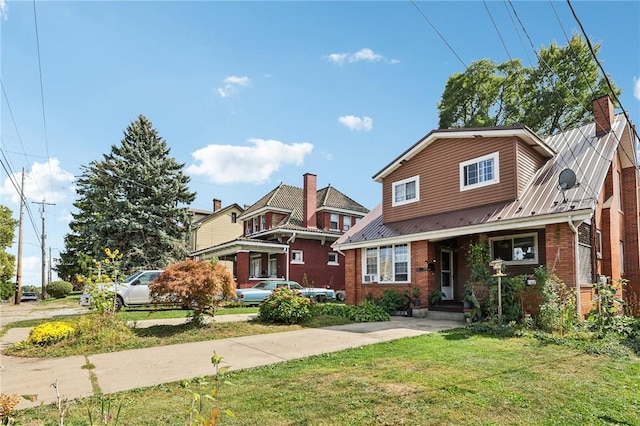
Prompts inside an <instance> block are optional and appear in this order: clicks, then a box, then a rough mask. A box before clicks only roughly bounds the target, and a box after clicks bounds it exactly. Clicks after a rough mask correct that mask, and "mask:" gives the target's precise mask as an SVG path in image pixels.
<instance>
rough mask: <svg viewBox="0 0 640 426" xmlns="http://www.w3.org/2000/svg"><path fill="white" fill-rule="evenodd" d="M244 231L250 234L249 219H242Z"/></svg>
mask: <svg viewBox="0 0 640 426" xmlns="http://www.w3.org/2000/svg"><path fill="white" fill-rule="evenodd" d="M244 233H245V235H249V234H251V219H249V220H245V221H244Z"/></svg>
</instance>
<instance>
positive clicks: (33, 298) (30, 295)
mask: <svg viewBox="0 0 640 426" xmlns="http://www.w3.org/2000/svg"><path fill="white" fill-rule="evenodd" d="M20 301H21V302H37V301H38V293H36V292H35V291H24V292H22V295H21V296H20Z"/></svg>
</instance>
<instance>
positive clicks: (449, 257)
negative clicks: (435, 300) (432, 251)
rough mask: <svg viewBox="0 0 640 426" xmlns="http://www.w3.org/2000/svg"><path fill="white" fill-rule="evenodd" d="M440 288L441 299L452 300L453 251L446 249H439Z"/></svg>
mask: <svg viewBox="0 0 640 426" xmlns="http://www.w3.org/2000/svg"><path fill="white" fill-rule="evenodd" d="M440 289H441V290H442V292H443V293H444V295H443V296H442V300H453V252H452V251H451V250H448V249H442V250H441V251H440Z"/></svg>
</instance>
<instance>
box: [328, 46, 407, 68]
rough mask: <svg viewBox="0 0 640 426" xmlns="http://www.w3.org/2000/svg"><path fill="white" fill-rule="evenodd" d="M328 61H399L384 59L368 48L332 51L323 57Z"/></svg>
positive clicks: (339, 62)
mask: <svg viewBox="0 0 640 426" xmlns="http://www.w3.org/2000/svg"><path fill="white" fill-rule="evenodd" d="M325 58H326V59H327V60H328V61H329V62H333V63H334V64H338V65H343V64H344V63H345V62H346V63H350V64H351V63H354V62H362V61H365V62H381V61H385V62H386V63H388V64H397V63H398V62H400V61H399V60H397V59H390V60H386V59H385V57H384V56H382V55H380V54H378V53H375V52H374V51H373V50H371V49H369V48H366V47H365V48H364V49H360V50H358V51H357V52H355V53H332V54H330V55H327V56H326V57H325Z"/></svg>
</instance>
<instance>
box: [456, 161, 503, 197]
mask: <svg viewBox="0 0 640 426" xmlns="http://www.w3.org/2000/svg"><path fill="white" fill-rule="evenodd" d="M498 182H500V171H499V155H498V152H494V153H493V154H489V155H485V156H483V157H478V158H474V159H473V160H469V161H465V162H463V163H460V191H466V190H468V189H473V188H479V187H481V186H487V185H492V184H494V183H498Z"/></svg>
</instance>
